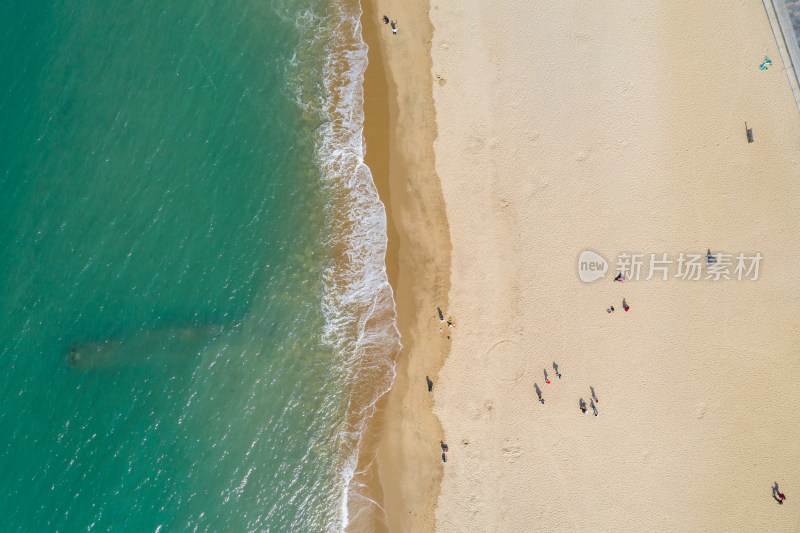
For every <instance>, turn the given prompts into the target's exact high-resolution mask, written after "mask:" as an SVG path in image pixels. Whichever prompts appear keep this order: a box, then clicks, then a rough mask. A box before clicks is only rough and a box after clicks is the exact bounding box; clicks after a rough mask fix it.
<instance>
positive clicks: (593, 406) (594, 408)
mask: <svg viewBox="0 0 800 533" xmlns="http://www.w3.org/2000/svg"><path fill="white" fill-rule="evenodd" d="M592 411H594V416H597V406H595V404H594V400H592Z"/></svg>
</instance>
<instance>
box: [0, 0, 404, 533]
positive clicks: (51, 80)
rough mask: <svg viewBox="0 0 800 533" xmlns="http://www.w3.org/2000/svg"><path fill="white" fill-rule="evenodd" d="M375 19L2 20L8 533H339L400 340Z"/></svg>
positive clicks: (216, 8)
mask: <svg viewBox="0 0 800 533" xmlns="http://www.w3.org/2000/svg"><path fill="white" fill-rule="evenodd" d="M358 15H359V13H358V7H357V6H356V7H353V6H348V5H344V4H342V5H338V4H336V3H335V2H330V3H329V2H325V1H322V0H303V1H294V2H292V1H287V0H272V1H270V0H228V1H225V2H223V1H202V0H200V1H188V0H177V1H169V2H163V1H155V0H132V1H129V2H126V3H116V2H101V1H98V0H85V1H77V0H63V1H59V0H26V1H24V2H23V1H21V0H9V1H7V2H3V3H2V4H0V16H2V19H3V20H5V21H7V26H6V28H5V30H4V31H3V32H2V33H0V49H2V50H3V51H4V53H3V54H0V187H1V188H2V189H1V190H2V194H0V244H2V250H3V252H4V253H3V255H2V256H0V272H1V273H2V277H1V278H0V283H2V293H1V294H2V299H1V300H0V320H1V321H2V327H0V365H2V372H1V373H0V376H1V377H0V472H2V478H0V479H2V483H0V494H2V497H0V516H2V517H3V518H2V520H3V525H2V528H1V529H2V530H3V531H331V530H339V529H340V528H342V527H343V526H344V525H345V524H346V523H347V520H348V518H347V515H348V512H347V508H348V506H349V507H350V508H351V511H350V513H353V512H354V511H353V510H352V507H353V505H354V501H355V500H356V499H357V498H355V496H358V494H357V490H356V489H354V488H353V487H350V488H348V483H349V480H350V476H351V475H352V468H353V465H354V464H355V453H356V450H357V447H358V443H359V439H360V436H361V433H362V431H363V424H364V421H365V420H366V418H367V417H368V416H369V414H370V413H371V406H372V405H373V403H374V401H375V399H376V398H377V397H378V396H379V395H380V394H381V393H383V392H384V391H385V390H386V389H387V388H388V386H389V384H390V383H391V380H392V378H393V363H392V356H393V354H394V353H395V351H396V350H397V347H398V345H399V339H398V334H397V330H396V328H395V326H394V304H393V301H392V297H391V289H390V288H389V287H388V284H387V283H386V275H385V270H384V268H383V253H384V250H385V234H386V232H385V220H384V218H385V216H384V212H383V207H382V205H381V204H380V202H379V201H378V199H377V196H376V194H375V191H374V186H373V185H372V181H371V177H370V175H369V171H368V170H367V169H366V167H364V165H363V163H362V160H363V159H362V155H363V153H362V152H363V146H362V140H361V120H362V117H361V114H360V109H361V100H360V98H361V95H360V82H361V75H362V73H363V69H364V65H365V50H364V45H363V43H362V42H361V41H360V27H359V26H358V22H357V21H358Z"/></svg>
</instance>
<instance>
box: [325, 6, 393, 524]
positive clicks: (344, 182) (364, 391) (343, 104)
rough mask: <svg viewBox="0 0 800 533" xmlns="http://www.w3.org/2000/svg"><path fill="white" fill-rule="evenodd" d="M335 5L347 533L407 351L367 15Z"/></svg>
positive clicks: (336, 233)
mask: <svg viewBox="0 0 800 533" xmlns="http://www.w3.org/2000/svg"><path fill="white" fill-rule="evenodd" d="M329 6H330V10H331V12H330V14H331V16H330V20H329V21H328V27H329V28H330V31H331V33H330V48H329V54H328V55H327V61H326V64H325V70H324V74H325V76H324V79H325V89H326V93H327V94H326V96H327V98H326V99H325V103H324V106H325V107H324V109H325V114H326V118H327V120H326V121H325V122H324V123H323V125H322V126H321V127H320V128H319V130H318V137H317V158H318V161H319V164H320V166H321V168H322V170H323V179H324V180H325V182H326V186H327V188H328V189H329V191H330V193H331V198H332V202H331V204H330V208H329V211H328V213H327V221H328V224H329V228H330V230H331V232H330V234H331V236H332V239H333V240H334V242H331V243H329V245H330V249H332V250H333V251H334V256H335V257H334V262H333V264H332V265H331V266H330V267H329V268H328V269H327V271H326V272H325V274H324V286H325V292H324V298H323V307H324V312H325V317H326V324H325V333H324V338H323V340H324V341H325V342H326V343H327V344H329V345H330V346H333V347H334V348H335V349H336V352H337V353H338V354H339V355H340V357H341V358H342V361H341V362H342V369H343V372H345V375H346V382H347V384H348V385H349V386H350V398H349V402H348V409H347V416H346V420H345V422H344V424H343V427H341V431H340V432H339V434H338V435H337V439H338V445H339V447H340V450H341V451H342V454H343V455H342V464H341V468H342V471H341V475H342V482H343V485H342V494H341V517H340V527H341V529H344V528H345V527H346V526H347V523H348V500H349V496H350V495H351V494H354V493H355V494H357V493H358V487H357V486H354V484H353V476H354V475H355V470H356V465H357V464H358V453H359V448H360V445H361V440H362V438H363V435H364V432H365V429H366V424H367V422H368V420H369V418H370V417H371V416H372V414H373V412H374V409H375V404H376V402H377V400H378V399H379V398H380V397H381V396H383V395H384V394H385V393H386V392H387V391H388V390H389V388H390V387H391V385H392V383H393V381H394V377H395V366H394V358H395V356H396V354H397V352H398V351H399V350H400V348H401V344H400V333H399V331H398V329H397V322H396V314H395V302H394V297H393V293H392V288H391V286H390V285H389V281H388V277H387V273H386V246H387V229H386V228H387V226H386V211H385V209H384V205H383V203H382V202H381V200H380V198H379V197H378V191H377V189H376V187H375V183H374V182H373V179H372V174H371V172H370V170H369V168H368V167H367V166H366V164H365V163H364V153H365V150H366V146H365V142H364V136H363V124H364V112H363V80H364V72H365V70H366V67H367V45H366V43H364V41H363V39H362V37H361V20H360V19H361V10H360V6H357V5H353V2H349V3H347V5H345V2H331V3H330V4H329ZM369 501H371V500H369ZM376 505H377V504H376Z"/></svg>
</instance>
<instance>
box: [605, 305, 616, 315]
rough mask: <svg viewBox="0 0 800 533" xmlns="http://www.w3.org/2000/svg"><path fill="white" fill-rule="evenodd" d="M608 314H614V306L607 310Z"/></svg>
mask: <svg viewBox="0 0 800 533" xmlns="http://www.w3.org/2000/svg"><path fill="white" fill-rule="evenodd" d="M606 312H607V313H609V314H611V313H613V312H614V306H613V305H612V306H611V307H609V308H608V309H606Z"/></svg>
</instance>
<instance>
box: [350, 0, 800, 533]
mask: <svg viewBox="0 0 800 533" xmlns="http://www.w3.org/2000/svg"><path fill="white" fill-rule="evenodd" d="M368 11H369V13H368ZM384 12H385V14H387V15H388V16H390V17H392V19H393V20H398V29H399V31H398V35H396V36H395V35H392V34H391V33H390V31H389V30H388V29H387V28H385V27H382V25H380V24H374V23H375V22H376V21H379V17H380V15H383V14H384ZM370 17H371V18H370ZM428 17H429V18H428ZM368 18H369V20H371V21H372V23H373V28H372V30H371V31H372V32H373V33H372V34H369V35H368V33H369V32H368V30H367V26H368V25H369V24H370V22H369V21H368V20H367V19H368ZM431 23H432V27H431V26H430V24H431ZM364 25H365V37H367V40H368V43H369V44H370V46H371V57H370V61H371V63H372V61H373V57H374V54H376V53H380V55H381V57H380V61H381V65H382V70H383V71H384V74H385V78H384V79H385V81H386V84H385V85H384V86H383V91H384V92H383V93H381V91H380V80H378V81H377V82H376V81H375V80H373V82H372V88H370V86H369V80H368V86H367V98H368V100H367V106H366V110H367V114H368V116H367V133H366V137H367V153H368V154H369V153H370V150H372V148H371V147H372V146H373V145H377V144H379V143H381V142H382V143H383V144H382V146H384V147H385V152H386V153H385V154H384V157H381V158H380V159H382V160H383V164H384V166H385V168H384V171H380V170H379V171H378V172H375V177H376V181H377V182H378V183H379V185H380V187H381V193H382V195H383V197H384V198H385V199H386V202H387V205H388V207H389V217H390V220H391V221H392V222H393V224H394V227H395V229H396V232H397V233H396V234H395V237H394V242H392V239H391V237H390V245H391V250H390V255H389V258H388V261H389V263H390V271H392V279H391V281H392V283H393V286H394V287H395V291H396V294H397V305H398V313H399V322H400V329H401V333H402V334H403V340H404V346H405V349H404V351H403V353H402V354H401V357H400V360H399V361H398V378H397V381H396V386H395V388H394V389H393V390H392V391H391V392H390V393H389V395H388V396H387V398H385V399H384V401H383V403H382V410H381V415H382V416H380V417H378V419H377V420H378V421H379V422H380V424H376V427H373V432H372V442H371V445H372V446H373V447H375V448H377V450H378V452H377V457H378V460H377V463H375V464H376V465H377V466H374V465H373V468H371V469H367V468H366V467H367V465H363V466H364V468H365V469H366V470H368V471H370V472H372V474H373V477H372V478H371V479H370V481H369V483H370V486H371V488H372V490H373V493H374V494H373V496H374V499H375V501H376V503H377V504H378V505H380V508H382V509H384V510H385V519H384V518H381V519H377V518H376V520H377V522H380V525H376V524H375V523H373V524H372V525H371V526H370V527H371V528H372V529H371V530H380V529H386V528H388V529H389V530H392V531H430V530H433V529H434V528H435V530H436V531H443V532H463V531H503V532H506V531H532V530H540V531H574V530H586V531H589V530H591V531H755V530H758V531H793V530H796V529H797V528H798V525H800V511H798V509H800V507H797V506H798V505H800V503H797V502H800V475H798V471H797V468H796V464H797V462H798V458H800V454H798V452H800V425H798V424H797V422H796V413H797V412H800V387H799V386H798V385H797V384H798V383H799V382H800V363H799V362H798V348H797V347H798V340H800V339H799V338H798V337H800V334H798V326H800V319H799V318H798V317H797V309H798V308H800V306H799V305H798V304H800V301H799V298H798V295H797V294H798V293H797V286H798V282H799V281H800V264H798V258H800V239H798V231H799V230H800V217H799V216H798V215H800V210H799V208H800V196H799V195H798V193H800V185H798V183H799V182H798V179H799V178H800V162H798V153H800V113H798V110H797V107H796V106H795V102H794V98H793V95H792V92H791V89H790V86H789V83H788V80H787V77H786V75H785V73H784V71H783V65H782V64H780V63H781V58H780V55H779V54H778V51H777V47H776V42H775V38H774V36H773V34H772V31H771V29H770V25H769V21H768V19H767V16H766V13H765V11H764V6H763V4H762V2H761V1H760V0H747V1H745V2H740V3H736V4H732V3H729V2H721V1H715V2H703V3H698V2H693V3H689V2H682V3H678V2H632V1H630V2H617V3H614V4H613V6H612V5H605V4H598V5H594V6H593V5H586V4H585V3H577V2H568V3H558V5H557V6H556V4H554V3H533V4H532V3H527V2H518V1H517V2H515V1H510V0H492V1H489V0H459V1H458V2H456V1H453V0H432V1H431V4H430V11H429V12H428V5H427V2H417V1H414V0H412V1H410V2H408V3H404V4H403V5H402V6H399V5H395V4H393V3H390V2H389V1H388V0H374V2H372V3H371V4H370V6H369V9H365V22H364ZM429 49H430V55H428V50H429ZM765 56H769V57H770V58H771V59H772V61H773V63H775V65H774V66H773V67H772V68H769V69H767V70H764V71H762V70H760V69H759V64H760V63H761V62H762V61H763V60H764V57H765ZM431 58H432V63H431ZM373 66H374V65H373ZM371 68H372V73H371V74H370V73H369V72H368V77H369V76H374V75H376V74H375V69H374V68H373V67H371ZM380 74H381V73H380V72H379V73H378V75H380ZM431 89H432V91H431ZM431 94H432V97H433V101H434V102H435V114H434V108H433V107H431V106H430V105H429V103H428V102H429V99H430V97H431ZM370 102H372V103H370ZM382 102H383V103H382ZM381 116H382V117H383V119H380V117H381ZM745 121H746V122H747V124H748V126H749V127H751V128H753V134H754V139H755V142H754V143H752V144H749V143H748V142H747V139H746V136H745V127H744V123H745ZM370 128H371V129H370ZM381 136H383V137H381ZM371 139H372V140H371ZM381 139H383V140H381ZM434 139H435V140H434ZM430 143H432V146H433V151H431V150H430ZM368 163H369V162H368ZM370 165H371V167H372V165H373V163H370ZM376 168H378V166H377V163H376V167H375V168H373V170H375V169H376ZM445 213H446V217H445ZM451 246H452V249H451ZM707 248H711V250H712V251H713V252H715V253H724V254H733V255H736V254H738V253H740V252H741V253H744V254H746V255H748V256H752V255H754V254H756V253H760V254H761V256H762V257H763V260H762V262H761V264H760V269H759V275H758V279H756V280H752V279H743V280H742V281H738V280H736V276H735V274H734V275H733V276H732V278H733V279H731V280H727V281H726V280H720V281H713V280H705V279H701V280H697V281H693V280H682V279H676V278H675V277H674V275H675V274H676V269H677V264H674V263H673V264H672V265H671V266H670V270H669V279H667V280H666V281H663V280H661V279H660V276H659V277H658V279H656V278H653V279H650V280H645V279H644V278H645V277H646V276H647V271H648V270H649V264H647V263H649V259H650V255H649V254H651V253H653V254H658V257H659V258H660V257H661V254H663V253H666V254H667V255H668V258H669V259H672V260H673V261H674V260H676V259H677V258H678V256H679V255H680V254H681V253H685V254H690V253H692V254H704V253H705V251H706V249H707ZM584 250H593V251H594V252H596V253H598V254H600V255H601V256H603V257H604V258H605V259H606V260H608V262H609V271H608V272H607V274H606V277H605V279H601V280H598V281H595V282H594V283H583V282H582V281H581V280H580V279H579V277H578V270H577V267H578V265H577V262H578V256H579V255H580V253H581V252H582V251H584ZM620 253H628V254H634V253H635V254H645V256H644V259H645V263H646V264H645V265H644V267H643V270H642V276H641V278H640V279H639V280H638V281H636V280H628V281H625V282H624V283H614V282H613V281H612V278H613V276H614V274H615V273H616V272H615V268H616V264H617V256H618V254H620ZM733 262H734V264H733V265H732V266H731V268H730V272H731V273H732V274H733V270H734V267H735V263H736V261H735V258H734V259H733ZM703 275H704V276H703V277H705V271H704V272H703ZM750 277H752V275H751V276H750ZM745 278H747V276H745ZM623 298H626V299H627V302H628V304H630V306H631V309H630V311H628V312H625V311H623V309H622V299H623ZM437 305H441V306H442V307H443V309H445V311H446V312H447V313H448V314H450V315H452V316H453V317H454V319H455V322H456V326H457V327H456V329H455V330H454V331H453V332H452V333H453V335H452V341H448V340H447V339H446V337H445V336H444V335H443V334H442V333H440V331H439V329H440V326H441V324H440V322H439V320H438V318H436V306H437ZM611 305H613V306H614V307H615V308H616V311H615V312H614V313H612V314H609V313H607V312H606V309H607V308H608V307H609V306H611ZM445 331H447V330H445ZM451 342H452V344H451ZM448 351H449V352H450V353H449V356H448V355H447V354H448ZM445 357H446V360H445ZM442 361H444V366H443V367H442V368H441V371H440V372H438V374H437V367H438V365H439V364H440V363H441V362H442ZM554 362H555V363H557V364H558V367H559V370H560V372H561V374H562V376H563V377H562V379H558V378H556V377H555V373H554V371H553V363H554ZM545 369H546V370H547V371H548V372H549V377H550V381H551V383H550V384H546V383H545V380H544V370H545ZM427 374H430V375H432V376H433V377H434V380H435V387H434V394H433V395H428V394H427V393H426V392H425V382H424V376H425V375H427ZM537 385H538V387H539V388H540V389H541V391H542V394H543V397H544V399H545V403H544V404H541V403H539V401H538V399H537V396H536V393H535V392H534V391H535V389H534V387H535V386H537ZM590 387H593V388H594V391H595V393H596V395H597V400H598V401H597V403H596V407H597V409H598V413H599V416H597V417H594V416H592V411H591V408H590V409H589V410H588V413H586V414H583V413H582V412H581V411H580V410H579V407H578V405H579V400H580V399H581V398H583V400H585V401H586V402H587V403H588V402H589V401H590V398H591V391H590ZM431 409H432V410H433V413H435V415H436V417H434V416H433V415H432V414H431ZM437 417H438V420H440V421H441V426H439V423H438V421H437ZM378 426H379V427H378ZM440 438H444V439H445V441H446V442H447V443H448V444H449V449H450V452H449V454H448V462H447V463H446V464H445V465H442V463H441V460H440V459H439V450H438V443H439V439H440ZM442 473H443V478H442ZM439 479H441V486H439ZM775 482H778V483H779V487H780V490H781V491H782V492H784V493H785V494H786V496H787V501H786V503H785V504H784V505H778V503H777V502H776V501H775V500H774V499H773V497H772V489H771V487H772V486H773V484H774V483H775ZM378 514H381V515H382V514H383V513H376V515H375V516H377V515H378ZM377 522H376V523H377ZM365 524H366V522H362V523H361V524H360V525H361V527H364V529H367V526H366V525H365ZM354 525H356V524H354Z"/></svg>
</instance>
